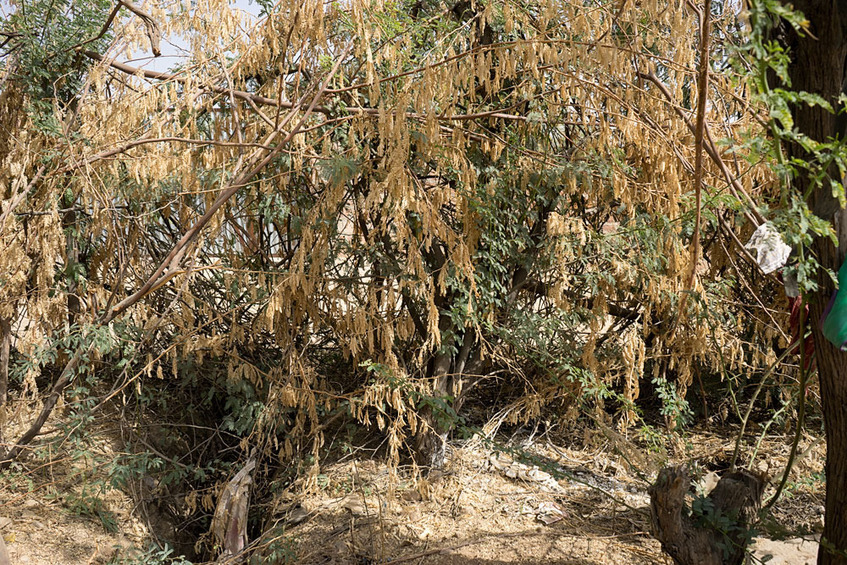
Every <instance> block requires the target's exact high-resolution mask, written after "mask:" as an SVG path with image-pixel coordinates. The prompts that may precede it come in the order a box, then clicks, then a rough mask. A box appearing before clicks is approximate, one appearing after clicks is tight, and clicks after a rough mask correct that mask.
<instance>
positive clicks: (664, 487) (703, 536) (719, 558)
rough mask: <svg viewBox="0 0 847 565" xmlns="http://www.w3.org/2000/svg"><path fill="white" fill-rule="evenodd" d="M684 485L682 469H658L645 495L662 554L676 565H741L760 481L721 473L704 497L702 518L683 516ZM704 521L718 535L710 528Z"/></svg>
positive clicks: (752, 476)
mask: <svg viewBox="0 0 847 565" xmlns="http://www.w3.org/2000/svg"><path fill="white" fill-rule="evenodd" d="M689 484H690V480H689V478H688V469H687V468H686V467H685V465H681V466H679V467H666V468H664V469H662V471H661V472H660V473H659V476H658V478H657V479H656V483H655V484H654V485H653V486H651V487H650V489H649V492H650V510H651V513H652V516H653V531H654V534H655V535H656V538H657V539H658V540H659V541H660V542H661V543H662V549H663V550H664V551H665V552H666V553H667V554H668V555H670V556H671V557H672V558H673V560H674V563H676V564H677V565H741V563H743V562H744V556H745V550H746V547H747V544H748V543H749V542H750V538H751V537H752V532H750V531H749V527H750V524H751V522H752V521H753V519H754V518H755V516H756V511H757V510H758V508H759V503H760V502H761V499H762V491H763V490H764V484H765V483H764V481H763V479H762V477H760V476H758V475H755V474H753V473H749V472H747V471H737V472H734V473H727V474H726V475H724V476H723V477H721V480H720V481H718V484H717V486H715V488H714V490H713V491H712V492H711V493H709V495H708V497H707V501H708V504H707V506H704V508H705V509H708V511H709V513H710V515H708V514H706V513H704V515H703V516H702V517H700V516H691V515H689V513H688V512H687V510H686V508H685V495H686V493H687V492H688V487H689ZM701 518H702V520H701ZM710 518H711V519H712V520H713V521H714V522H716V523H719V524H721V525H722V527H723V528H724V530H723V531H720V530H719V529H715V528H714V527H710V526H709V525H708V524H709V522H710ZM727 519H728V520H730V521H731V522H732V523H731V524H729V523H727V522H726V520H727ZM701 522H705V523H701Z"/></svg>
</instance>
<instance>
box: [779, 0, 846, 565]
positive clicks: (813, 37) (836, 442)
mask: <svg viewBox="0 0 847 565" xmlns="http://www.w3.org/2000/svg"><path fill="white" fill-rule="evenodd" d="M794 6H795V8H796V9H797V10H799V11H801V12H803V14H804V15H805V16H806V18H807V19H808V20H809V22H810V29H809V31H810V33H806V34H804V36H803V37H800V36H799V35H797V34H796V33H795V32H794V31H793V30H791V29H790V26H786V28H788V29H787V31H786V37H785V43H786V45H787V47H788V48H789V54H790V56H791V63H790V65H789V76H790V78H791V85H790V88H791V89H793V90H797V91H806V92H811V93H814V94H819V95H821V96H822V97H823V98H825V99H826V100H828V101H830V102H831V103H832V104H833V106H834V107H836V109H838V104H837V103H836V100H837V98H838V96H839V94H841V92H842V91H843V88H844V79H845V60H847V6H845V4H844V2H843V1H836V0H799V1H797V2H794ZM794 122H795V124H796V126H797V128H798V129H799V131H800V132H801V133H803V134H805V135H808V136H809V137H810V138H812V139H814V140H816V141H827V140H829V139H831V138H834V137H836V136H841V137H844V136H845V133H847V132H845V129H844V127H843V124H842V122H843V118H842V117H838V116H836V115H833V114H831V113H829V112H827V111H826V110H824V109H822V108H820V107H818V106H808V105H805V104H798V105H797V106H796V107H795V108H794ZM789 151H790V153H791V156H792V157H795V158H799V159H809V158H810V156H809V155H807V154H806V153H805V152H804V150H803V149H802V148H800V147H797V146H795V147H790V148H789ZM832 174H837V171H832ZM797 184H798V186H797V187H796V188H797V189H799V190H800V191H801V193H802V192H804V191H805V189H806V187H808V186H809V183H808V179H805V178H803V177H802V175H801V177H800V178H798V179H797ZM824 184H826V183H824ZM809 205H810V207H811V209H812V210H813V211H814V212H815V214H817V215H818V216H820V217H822V218H824V219H827V220H832V219H833V218H834V216H835V213H836V212H837V210H838V201H837V199H836V198H834V197H833V196H832V193H831V189H830V187H829V186H824V187H822V188H819V189H817V190H815V191H814V192H813V193H812V195H811V196H810V201H809ZM836 227H839V226H836ZM838 231H842V230H838ZM841 235H842V234H839V236H841ZM814 249H815V252H816V254H817V257H818V261H819V262H820V264H821V265H822V266H824V267H827V268H829V269H832V270H833V271H835V272H837V271H838V268H839V266H840V264H841V261H842V259H843V257H844V253H845V251H847V248H845V246H844V245H841V246H840V248H839V249H836V248H835V246H833V245H832V243H831V242H829V241H826V240H820V241H818V242H816V244H815V248H814ZM819 282H820V289H819V290H818V292H817V294H816V295H815V296H812V297H810V302H811V308H810V310H811V316H810V320H809V321H810V324H811V327H812V332H813V334H814V338H815V346H816V352H817V366H818V374H819V376H820V386H821V403H822V407H823V413H824V424H825V428H826V445H827V458H826V517H825V525H824V532H823V538H824V542H823V543H821V551H820V554H819V555H818V563H820V564H822V565H831V564H841V565H847V412H845V408H844V407H845V405H847V353H842V352H840V351H839V350H838V349H837V348H835V347H833V346H832V345H831V344H830V343H829V342H828V341H826V339H824V337H823V335H822V334H821V327H820V323H819V322H820V319H821V314H822V312H823V310H824V308H825V307H826V304H827V302H828V301H829V297H830V295H831V293H832V288H833V285H832V281H830V280H829V277H828V276H826V275H825V274H821V276H820V277H819ZM832 550H834V551H832Z"/></svg>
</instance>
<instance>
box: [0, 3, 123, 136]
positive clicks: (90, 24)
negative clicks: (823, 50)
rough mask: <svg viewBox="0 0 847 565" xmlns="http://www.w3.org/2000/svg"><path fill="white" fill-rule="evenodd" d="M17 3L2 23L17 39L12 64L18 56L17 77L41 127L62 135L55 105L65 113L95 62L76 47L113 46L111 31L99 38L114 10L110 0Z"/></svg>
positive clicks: (1, 28) (10, 52) (9, 52)
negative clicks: (110, 44)
mask: <svg viewBox="0 0 847 565" xmlns="http://www.w3.org/2000/svg"><path fill="white" fill-rule="evenodd" d="M16 4H17V6H16V9H15V10H14V11H13V12H12V13H11V15H10V17H9V18H8V19H7V20H6V21H5V22H3V23H2V24H0V31H2V32H4V33H9V34H14V37H15V40H14V42H13V43H12V45H11V47H9V48H8V49H7V62H8V61H9V59H8V57H10V56H11V57H14V60H15V64H14V72H15V77H16V78H17V80H19V81H20V82H21V83H22V84H23V85H24V90H25V91H26V92H27V94H28V95H29V97H30V104H31V105H32V109H31V113H32V116H33V118H34V120H35V122H36V124H37V125H38V127H39V128H40V129H41V130H42V131H45V132H49V133H50V134H53V135H59V134H60V133H61V128H60V127H59V123H58V121H57V120H56V117H55V116H54V115H53V104H54V103H57V104H58V105H59V109H60V110H64V108H65V107H66V106H67V105H68V104H70V103H71V102H72V101H73V100H74V98H75V97H76V96H77V95H78V93H79V91H80V89H81V87H82V84H83V82H84V80H85V73H86V70H87V68H88V66H89V64H90V61H89V60H88V59H87V58H86V57H84V56H83V55H81V54H80V53H79V52H78V51H77V48H78V47H80V46H82V45H85V48H87V49H94V50H97V49H101V48H102V47H104V46H105V45H108V43H109V41H111V34H110V33H108V32H107V33H106V34H104V35H103V37H100V38H97V36H98V34H99V32H100V30H101V28H102V27H103V25H104V24H105V23H106V19H107V16H108V14H109V12H110V11H111V9H112V8H113V5H112V2H110V1H109V0H26V1H22V2H17V3H16ZM89 40H93V41H90V42H89ZM7 64H8V63H7Z"/></svg>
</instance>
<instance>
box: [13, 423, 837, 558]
mask: <svg viewBox="0 0 847 565" xmlns="http://www.w3.org/2000/svg"><path fill="white" fill-rule="evenodd" d="M582 443H583V444H582V445H580V446H578V447H562V444H561V443H557V442H555V441H553V440H552V439H551V438H540V439H539V438H530V437H523V438H519V437H513V438H511V440H504V444H505V445H508V446H510V447H509V449H508V450H507V451H510V452H511V453H513V454H514V455H515V456H514V457H513V456H512V455H510V454H509V453H506V452H503V451H498V450H497V449H495V448H494V446H493V444H491V443H490V442H488V441H483V440H482V439H480V438H475V439H473V440H469V441H467V442H464V443H462V444H454V445H452V446H451V449H450V450H449V452H448V463H447V465H446V466H445V467H444V468H443V469H442V470H439V471H433V472H431V473H430V474H429V475H428V476H426V477H425V478H423V477H420V476H418V478H415V473H414V472H413V470H412V469H410V468H406V467H399V468H397V469H393V470H392V469H390V468H389V467H388V466H386V465H385V464H384V463H383V462H381V461H378V460H374V459H371V458H366V457H356V456H355V454H354V455H348V456H347V457H346V458H343V459H341V460H339V461H337V462H335V463H332V464H329V465H325V466H324V467H323V468H322V469H321V470H320V472H319V473H318V474H315V475H313V476H311V477H308V478H305V479H303V480H301V481H300V482H298V483H297V484H295V485H294V486H292V487H291V488H289V489H288V490H287V491H285V493H283V494H282V495H281V496H279V497H278V499H277V500H276V508H275V512H274V522H271V523H270V524H268V527H267V528H266V531H268V532H273V535H271V534H270V533H269V534H267V535H266V536H264V537H263V538H262V539H260V540H258V541H256V542H254V544H253V546H252V547H253V549H254V550H255V552H256V553H255V554H256V555H257V556H262V557H261V558H260V561H259V562H264V563H286V562H288V563H303V564H342V563H344V564H347V563H350V564H354V563H355V564H369V563H414V564H428V565H448V564H450V565H452V564H460V563H462V564H464V563H471V564H481V565H482V564H486V565H497V564H503V565H505V564H517V563H527V564H529V563H545V564H573V565H583V564H584V565H588V564H592V565H594V564H605V563H609V564H615V565H636V564H654V563H668V564H670V563H671V561H670V559H669V558H668V557H666V556H664V555H663V554H662V552H661V548H660V546H659V544H658V542H657V541H655V540H654V539H653V538H652V537H651V535H650V533H649V532H650V515H649V499H648V496H647V494H646V488H647V486H648V482H647V480H646V479H649V478H652V477H653V476H655V472H656V470H658V468H659V467H660V466H661V464H663V463H664V462H666V461H667V458H668V457H667V454H665V453H661V452H651V451H650V450H648V449H645V448H644V447H643V446H641V447H639V446H637V445H635V444H632V443H629V441H628V440H626V439H625V438H623V437H622V436H619V435H618V434H614V433H612V434H611V435H610V434H608V433H606V434H599V436H598V437H594V438H587V439H586V440H585V441H584V442H582ZM685 443H686V444H687V445H685V446H681V447H680V449H679V450H678V453H673V454H672V455H673V457H671V459H672V460H675V461H679V460H681V459H686V460H689V461H692V464H691V467H692V469H694V470H695V471H696V470H698V469H699V471H700V472H701V473H703V474H705V472H706V471H708V470H709V468H710V467H719V466H721V465H723V464H725V462H726V461H727V459H728V457H729V456H730V455H731V451H732V447H733V445H732V440H731V439H727V438H726V437H723V436H720V435H715V434H711V433H706V432H700V433H697V434H694V435H692V436H690V437H689V438H688V439H687V441H686V442H685ZM787 443H788V440H787V439H786V438H785V437H779V438H770V439H768V441H766V442H764V443H763V448H762V451H761V453H760V457H759V460H764V461H767V463H768V464H769V465H770V466H771V469H770V473H771V474H776V472H775V470H777V469H781V468H782V465H784V463H785V460H786V459H787V453H788V447H787ZM808 447H810V449H805V448H808ZM107 448H110V447H109V446H108V442H104V447H103V449H107ZM512 448H514V449H515V450H516V451H513V450H512ZM804 450H805V451H806V453H805V454H804V457H802V458H801V460H800V461H798V463H797V465H796V466H795V470H794V472H793V473H792V476H791V477H790V480H789V483H788V488H787V489H786V492H785V493H784V494H783V495H782V497H781V498H780V500H779V502H778V503H777V505H776V506H775V508H774V511H773V513H772V517H773V519H772V521H770V522H768V523H767V524H765V528H764V529H765V530H766V532H765V533H764V534H763V535H762V537H760V538H759V539H758V540H756V543H755V545H754V546H753V547H754V556H755V557H756V558H758V559H764V558H765V556H766V555H771V556H773V557H772V559H771V560H770V561H769V563H772V564H780V563H784V564H792V565H800V564H803V563H809V564H811V563H815V560H816V553H817V543H816V541H815V539H816V538H815V532H816V531H819V530H820V528H821V525H822V508H823V484H822V482H821V481H820V480H817V479H816V477H819V476H820V473H821V469H822V463H823V449H822V447H821V446H820V444H819V443H818V444H816V443H814V442H812V441H811V438H809V439H804V441H803V442H802V443H801V452H802V451H804ZM518 451H521V452H523V453H525V454H529V455H530V456H531V459H529V460H527V459H523V462H520V461H516V460H515V458H516V457H517V453H518ZM633 458H637V459H638V460H637V461H634V460H633ZM695 461H696V464H695V463H693V462H695ZM78 464H79V463H75V465H78ZM636 467H637V470H636ZM73 471H74V469H73V466H71V467H70V468H67V469H64V470H62V461H61V460H60V461H58V462H53V463H52V464H51V465H48V466H43V467H41V468H39V466H38V465H37V464H34V463H33V464H27V465H26V466H25V467H23V468H19V469H18V470H17V471H16V472H13V473H7V474H5V475H4V476H3V477H2V483H0V533H2V536H3V540H5V544H6V546H7V548H8V553H9V557H10V561H11V563H12V564H18V563H26V564H32V565H41V564H62V565H72V564H106V563H110V562H115V560H116V559H117V558H120V557H125V556H127V555H129V552H130V548H132V547H135V548H141V547H145V546H146V545H147V544H148V543H149V541H150V540H151V537H152V534H151V533H150V528H148V525H149V524H145V522H144V521H143V520H142V519H141V517H140V516H139V512H138V508H137V505H136V504H135V502H134V501H133V499H132V498H131V497H130V496H129V495H128V494H126V493H124V492H121V491H116V490H108V489H107V490H105V491H104V492H103V493H102V496H101V499H102V500H103V506H102V510H103V512H102V513H97V512H95V513H93V514H90V513H89V515H85V513H83V514H82V515H80V512H79V509H78V508H77V509H76V510H75V509H74V506H73V505H72V504H69V500H72V499H73V497H69V496H65V495H66V494H67V492H73V491H74V489H78V485H74V484H73V481H71V478H72V477H73V476H75V475H74V474H73ZM641 473H645V475H641V476H639V475H640V474H641ZM712 480H714V477H713V476H712ZM708 481H709V479H708V478H707V479H706V480H705V483H707V482H708ZM705 483H704V484H705ZM773 491H774V486H773V485H772V486H770V487H769V488H768V491H767V492H766V495H765V498H766V499H767V498H768V497H769V496H770V495H771V494H772V493H773ZM104 516H105V517H107V518H109V519H108V520H105V521H104V520H103V519H102V518H103V517H104ZM797 532H801V533H804V534H807V535H805V536H804V537H799V536H798V535H797ZM776 538H787V539H782V540H778V539H776ZM0 555H2V554H1V553H0ZM232 562H235V561H232ZM0 563H2V558H0Z"/></svg>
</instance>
